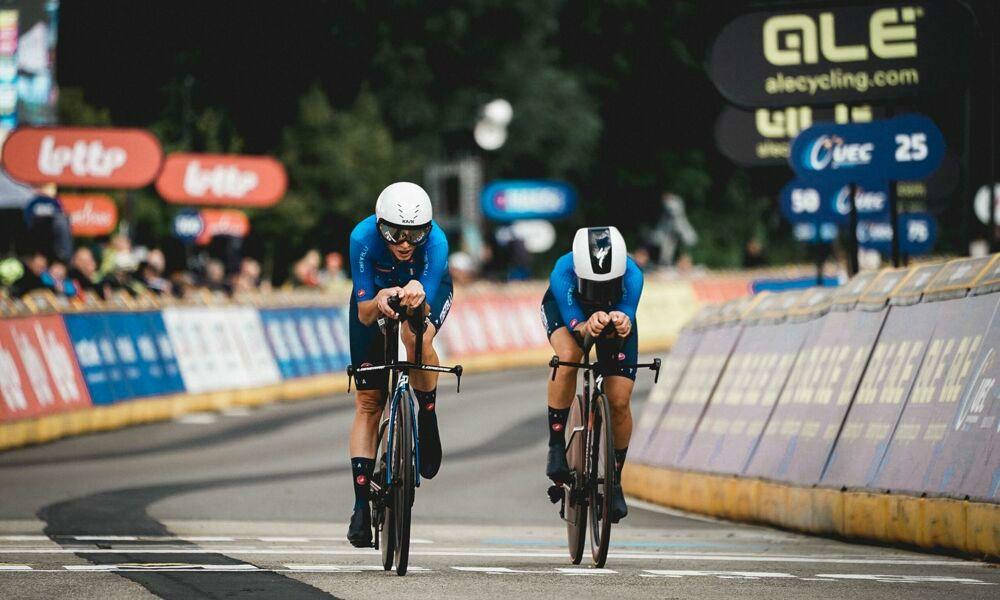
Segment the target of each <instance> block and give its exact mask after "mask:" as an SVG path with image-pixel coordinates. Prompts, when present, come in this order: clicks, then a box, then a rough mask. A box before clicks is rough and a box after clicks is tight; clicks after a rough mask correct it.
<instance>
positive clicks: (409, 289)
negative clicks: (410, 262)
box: [400, 279, 424, 308]
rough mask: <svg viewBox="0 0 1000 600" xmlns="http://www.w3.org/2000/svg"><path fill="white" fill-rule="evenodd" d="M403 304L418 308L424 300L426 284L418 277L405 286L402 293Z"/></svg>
mask: <svg viewBox="0 0 1000 600" xmlns="http://www.w3.org/2000/svg"><path fill="white" fill-rule="evenodd" d="M400 295H401V296H402V298H403V306H405V307H407V308H416V307H418V306H420V305H421V304H423V302H424V286H423V285H421V283H420V282H419V281H417V280H416V279H414V280H412V281H410V283H407V284H406V285H405V286H403V290H402V294H400Z"/></svg>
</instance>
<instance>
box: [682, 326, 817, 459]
mask: <svg viewBox="0 0 1000 600" xmlns="http://www.w3.org/2000/svg"><path fill="white" fill-rule="evenodd" d="M815 324H816V322H815V321H813V322H807V323H782V324H778V325H754V326H749V327H747V328H746V329H744V330H743V335H742V336H740V341H739V343H738V344H737V345H736V348H735V349H734V350H733V354H732V356H731V357H730V358H729V363H728V364H727V365H726V370H725V372H724V373H723V374H722V377H721V378H720V380H719V383H718V386H717V387H716V389H715V392H714V393H713V394H712V398H711V400H710V402H709V405H708V408H707V409H706V410H705V415H704V417H702V419H701V422H700V423H699V424H698V429H697V431H696V432H695V433H694V436H693V437H692V439H691V445H690V446H688V448H687V450H686V452H685V453H684V455H683V457H682V458H681V460H680V466H681V467H684V468H689V469H696V470H700V471H716V472H723V473H739V472H741V471H742V470H743V468H744V467H745V466H746V463H747V461H748V460H749V458H750V454H751V453H752V452H753V449H754V446H756V444H757V441H758V440H759V439H760V436H761V434H762V433H763V432H764V428H765V427H766V426H767V422H768V420H769V419H770V416H771V411H772V410H773V409H774V405H775V402H777V400H778V395H779V394H780V393H781V391H782V389H783V388H784V386H785V383H786V380H787V379H788V374H789V373H790V372H791V369H792V365H793V364H794V363H795V358H796V356H797V355H798V353H799V348H800V347H801V346H802V342H803V341H804V340H805V339H806V335H807V334H808V333H809V332H810V331H811V330H812V328H813V327H814V326H815Z"/></svg>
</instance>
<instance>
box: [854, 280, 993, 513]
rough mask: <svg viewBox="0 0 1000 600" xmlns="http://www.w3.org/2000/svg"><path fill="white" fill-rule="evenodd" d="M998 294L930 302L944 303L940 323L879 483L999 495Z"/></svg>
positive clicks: (940, 306)
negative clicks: (996, 384)
mask: <svg viewBox="0 0 1000 600" xmlns="http://www.w3.org/2000/svg"><path fill="white" fill-rule="evenodd" d="M998 300H1000V296H998V295H997V294H990V295H986V296H975V297H971V298H962V299H956V300H947V301H942V302H934V303H930V304H928V305H927V306H933V307H935V309H936V310H938V311H939V318H938V322H939V323H940V325H939V327H938V328H937V329H936V330H935V332H934V335H933V338H932V340H931V342H930V345H929V346H928V348H927V353H926V354H927V355H926V357H925V358H924V361H923V365H922V366H921V368H920V373H919V375H918V376H917V379H916V382H915V384H914V386H913V392H912V393H911V395H910V399H909V401H908V402H907V403H906V406H905V407H904V409H903V412H902V416H901V417H900V419H899V424H898V426H897V427H896V431H895V433H894V434H893V436H892V441H891V442H890V443H889V449H888V451H887V452H886V455H885V459H884V461H883V464H882V466H881V469H880V470H879V472H878V474H877V476H876V478H875V481H874V484H875V485H876V486H878V487H879V488H886V489H891V490H901V491H913V492H930V493H947V494H950V495H957V496H960V497H961V496H964V495H966V494H968V495H970V496H974V497H978V498H986V499H991V500H996V499H997V488H998V485H1000V471H998V469H1000V434H998V432H997V423H998V421H997V417H998V410H997V390H996V386H995V383H996V381H997V379H996V377H997V374H998V373H997V371H998V369H997V366H996V358H995V356H996V353H997V351H998V349H1000V322H998V319H997V317H996V309H997V302H998ZM987 323H989V325H988V327H986V326H985V324H987Z"/></svg>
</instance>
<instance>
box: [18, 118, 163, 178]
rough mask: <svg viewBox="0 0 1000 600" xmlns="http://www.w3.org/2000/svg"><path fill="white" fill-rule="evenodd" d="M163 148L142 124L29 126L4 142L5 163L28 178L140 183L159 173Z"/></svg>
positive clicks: (19, 175)
mask: <svg viewBox="0 0 1000 600" xmlns="http://www.w3.org/2000/svg"><path fill="white" fill-rule="evenodd" d="M162 161H163V150H161V149H160V142H158V141H157V139H156V138H155V137H154V136H153V134H151V133H149V132H148V131H145V130H142V129H117V128H103V129H100V128H88V127H24V128H18V129H16V130H14V132H13V133H11V134H10V136H9V137H8V138H7V141H6V142H4V146H3V154H2V163H3V168H4V170H6V171H7V172H8V173H10V176H11V177H13V178H14V179H18V180H20V181H24V182H25V183H32V184H44V183H55V184H57V185H67V186H74V187H90V188H126V189H131V188H140V187H143V186H145V185H147V184H149V183H150V182H151V181H153V178H155V177H156V174H157V172H159V170H160V163H161V162H162Z"/></svg>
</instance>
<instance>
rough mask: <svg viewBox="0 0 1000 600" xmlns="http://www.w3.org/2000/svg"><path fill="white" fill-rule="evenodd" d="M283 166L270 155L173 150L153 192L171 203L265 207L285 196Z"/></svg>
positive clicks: (286, 177) (286, 185) (285, 180)
mask: <svg viewBox="0 0 1000 600" xmlns="http://www.w3.org/2000/svg"><path fill="white" fill-rule="evenodd" d="M287 187H288V176H287V174H286V173H285V167H284V166H283V165H282V164H281V163H280V162H278V161H277V160H275V159H274V158H271V157H270V156H237V155H225V154H185V153H173V154H170V155H168V156H167V160H166V161H165V162H164V164H163V171H162V172H161V173H160V176H159V177H158V178H157V179H156V191H157V192H159V193H160V195H161V196H163V198H164V199H165V200H166V201H167V202H171V203H174V204H221V205H232V206H253V207H266V206H272V205H274V204H276V203H277V202H278V201H279V200H281V198H282V196H284V195H285V190H286V189H287Z"/></svg>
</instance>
